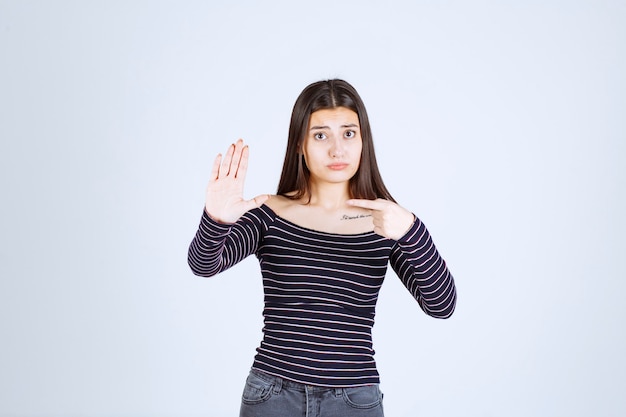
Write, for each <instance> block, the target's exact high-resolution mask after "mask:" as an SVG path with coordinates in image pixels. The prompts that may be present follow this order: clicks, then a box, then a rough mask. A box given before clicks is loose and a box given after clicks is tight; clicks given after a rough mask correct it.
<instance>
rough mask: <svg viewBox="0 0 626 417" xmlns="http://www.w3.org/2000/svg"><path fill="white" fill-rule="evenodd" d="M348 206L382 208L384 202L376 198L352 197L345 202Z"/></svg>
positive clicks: (371, 208)
mask: <svg viewBox="0 0 626 417" xmlns="http://www.w3.org/2000/svg"><path fill="white" fill-rule="evenodd" d="M346 203H347V204H348V205H350V206H355V207H361V208H365V209H370V210H382V209H383V208H384V203H383V202H382V201H378V200H366V199H362V198H353V199H350V200H348V201H347V202H346Z"/></svg>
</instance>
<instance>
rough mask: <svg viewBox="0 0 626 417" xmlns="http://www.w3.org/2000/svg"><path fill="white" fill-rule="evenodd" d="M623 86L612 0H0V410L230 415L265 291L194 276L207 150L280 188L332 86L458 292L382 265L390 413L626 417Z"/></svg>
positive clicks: (382, 340)
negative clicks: (433, 297) (299, 101)
mask: <svg viewBox="0 0 626 417" xmlns="http://www.w3.org/2000/svg"><path fill="white" fill-rule="evenodd" d="M625 74H626V4H625V3H624V2H623V1H607V0H599V1H592V0H589V1H575V0H570V1H566V0H563V1H555V0H553V1H551V0H547V1H534V0H530V1H524V2H522V1H519V2H514V1H489V0H484V1H453V0H449V1H434V0H431V1H428V0H418V1H393V0H391V1H385V2H373V1H372V2H367V1H349V2H344V1H339V0H334V1H326V0H320V1H315V2H306V3H305V2H297V1H273V2H272V1H267V2H253V1H230V2H229V1H204V2H203V1H50V2H46V1H17V0H16V1H7V0H0V138H1V148H0V164H1V165H0V192H1V195H2V204H1V205H0V276H1V280H0V309H1V315H0V337H1V342H0V416H2V417H5V416H6V417H9V416H11V417H13V416H20V417H30V416H33V417H35V416H37V417H43V416H46V417H47V416H51V417H52V416H54V417H56V416H58V417H61V416H62V417H74V416H76V417H91V416H93V417H100V416H102V417H105V416H106V417H118V416H119V417H126V416H133V417H139V416H145V417H152V416H154V417H157V416H158V417H165V416H167V417H171V416H174V417H200V416H206V417H213V416H216V417H222V416H223V417H226V416H235V415H237V413H238V408H239V401H240V395H241V391H242V389H243V384H244V380H245V377H246V375H247V372H248V369H249V367H250V365H251V363H252V358H253V356H254V353H255V348H256V346H257V345H258V343H259V341H260V337H261V333H260V331H261V326H262V318H261V308H262V288H261V280H260V274H259V269H258V265H257V263H256V259H254V258H249V259H247V260H245V261H244V262H243V263H241V264H239V265H237V266H236V267H234V268H233V269H231V270H229V271H227V272H225V273H223V274H222V275H220V276H218V277H215V278H212V279H209V280H206V279H202V278H198V277H195V276H193V275H192V274H191V272H190V271H189V269H188V267H187V264H186V256H187V247H188V244H189V242H190V241H191V239H192V237H193V235H194V233H195V230H196V227H197V224H198V221H199V219H200V215H201V213H202V207H203V200H204V188H205V184H206V181H207V178H208V175H209V172H210V166H211V162H212V160H213V158H214V156H215V155H216V154H217V153H218V152H222V151H223V150H225V149H226V147H227V146H228V145H229V144H230V143H231V142H233V141H235V140H236V139H237V138H239V137H243V138H244V139H246V141H247V142H248V143H249V144H250V149H251V163H250V169H249V175H248V182H247V185H246V195H247V196H248V197H252V196H254V195H257V194H260V193H273V192H275V190H276V185H277V181H278V176H279V174H280V168H281V165H282V159H283V156H284V150H285V143H286V137H287V128H288V123H289V116H290V111H291V108H292V106H293V102H294V101H295V99H296V97H297V95H298V94H299V93H300V91H301V90H302V89H303V88H304V87H305V86H306V85H307V84H309V83H310V82H313V81H317V80H319V79H325V78H333V77H340V78H344V79H346V80H348V81H349V82H351V83H352V84H353V85H354V86H355V87H356V88H357V90H358V91H359V92H360V93H361V95H362V97H363V99H364V101H365V104H366V106H367V107H368V110H369V114H370V120H371V123H372V128H373V131H374V140H375V144H376V148H377V154H378V158H379V164H380V168H381V171H382V174H383V177H384V179H385V182H386V183H387V185H388V187H389V188H390V190H391V192H392V193H393V194H394V196H395V197H396V199H397V200H398V201H399V202H400V203H401V204H402V205H403V206H405V207H407V208H409V209H411V210H412V211H414V212H415V213H416V214H417V215H418V216H419V217H421V218H422V220H423V221H424V222H425V223H426V224H427V226H428V227H429V229H430V231H431V233H432V235H433V237H434V240H435V243H436V244H437V246H438V248H439V250H440V252H441V253H442V255H443V256H444V257H445V258H446V260H447V262H448V265H449V267H450V268H451V271H452V272H453V274H454V276H455V278H456V282H457V287H458V293H459V301H458V307H457V311H456V313H455V315H454V316H453V317H452V318H451V319H450V320H447V321H439V320H435V319H432V318H429V317H427V316H425V315H424V314H423V313H422V312H421V310H420V309H419V307H418V306H417V304H416V303H415V301H414V300H413V299H412V298H411V296H410V295H409V293H408V292H407V291H406V290H405V289H404V287H402V285H401V283H400V282H399V280H398V279H397V277H396V276H395V275H394V274H393V271H391V270H390V273H389V274H388V276H387V279H386V282H385V285H383V289H382V292H381V295H380V299H379V305H378V314H377V321H376V325H375V328H374V344H375V347H376V351H377V353H376V357H377V361H378V366H379V370H380V372H381V375H382V384H381V387H382V389H383V391H384V392H385V410H386V414H387V415H388V416H389V417H402V416H406V417H418V416H419V417H422V416H423V417H427V416H429V417H430V416H432V417H435V416H444V417H452V416H464V417H503V416H507V417H517V416H519V417H522V416H524V417H526V416H534V417H543V416H546V417H548V416H551V417H552V416H553V417H560V416H568V417H572V416H574V417H587V416H603V417H618V416H623V415H625V414H626V396H624V392H625V391H626V359H624V353H625V352H626V304H625V303H624V301H623V299H624V293H625V292H626V284H625V282H624V281H625V278H626V267H625V266H624V261H623V257H624V251H625V249H626V239H625V237H624V236H625V234H626V222H625V221H624V213H625V212H626V203H625V202H624V190H625V189H626V181H625V180H626V172H625V171H626V169H625V167H624V162H625V158H626V122H625V120H626V117H625V116H626V76H625Z"/></svg>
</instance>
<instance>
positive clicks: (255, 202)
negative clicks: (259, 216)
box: [245, 194, 270, 211]
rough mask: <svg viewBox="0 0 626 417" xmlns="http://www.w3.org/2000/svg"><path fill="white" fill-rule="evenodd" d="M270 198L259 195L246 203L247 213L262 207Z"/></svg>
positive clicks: (265, 195)
mask: <svg viewBox="0 0 626 417" xmlns="http://www.w3.org/2000/svg"><path fill="white" fill-rule="evenodd" d="M269 198H270V196H269V195H268V194H261V195H257V196H256V197H254V198H253V199H252V200H248V201H246V202H245V203H246V211H248V210H252V209H253V208H257V207H261V206H262V205H263V203H265V202H266V201H267V200H268V199H269Z"/></svg>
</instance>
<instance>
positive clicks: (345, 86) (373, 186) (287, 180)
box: [276, 79, 395, 202]
mask: <svg viewBox="0 0 626 417" xmlns="http://www.w3.org/2000/svg"><path fill="white" fill-rule="evenodd" d="M337 107H346V108H348V109H350V110H352V111H354V112H355V113H356V114H357V115H358V116H359V124H360V125H361V139H362V141H363V149H362V151H361V161H360V164H359V169H358V170H357V172H356V173H355V174H354V176H353V177H352V178H351V179H350V182H349V192H350V198H365V199H370V200H373V199H376V198H384V199H386V200H390V201H393V202H395V200H394V199H393V197H392V196H391V194H390V193H389V191H388V190H387V187H385V184H384V183H383V180H382V177H381V176H380V172H379V170H378V164H377V163H376V155H375V153H374V141H373V138H372V129H371V128H370V123H369V119H368V117H367V111H366V110H365V105H364V104H363V100H361V97H360V96H359V93H357V91H356V89H355V88H354V87H352V85H350V84H349V83H347V82H346V81H344V80H339V79H333V80H325V81H318V82H315V83H313V84H310V85H309V86H307V87H306V88H305V89H304V90H302V93H300V96H298V99H297V100H296V103H295V104H294V106H293V111H292V113H291V122H290V124H289V136H288V139H287V150H286V152H285V161H284V163H283V171H282V173H281V176H280V181H279V182H278V191H277V192H276V193H277V194H279V195H283V196H285V197H288V198H291V199H294V200H297V199H300V198H302V197H304V196H309V197H310V195H311V194H310V184H309V178H310V172H309V169H308V168H307V166H306V163H305V162H304V156H303V155H302V153H301V152H300V149H301V148H302V142H303V141H304V138H305V135H306V132H307V129H308V125H309V118H310V117H311V114H312V113H313V112H316V111H318V110H323V109H334V108H337Z"/></svg>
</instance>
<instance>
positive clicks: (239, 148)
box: [228, 139, 244, 177]
mask: <svg viewBox="0 0 626 417" xmlns="http://www.w3.org/2000/svg"><path fill="white" fill-rule="evenodd" d="M243 149H244V146H243V140H241V139H239V140H237V142H236V143H235V148H234V149H233V159H232V161H231V163H230V170H229V171H228V174H229V175H233V176H235V177H236V176H237V170H239V161H240V160H241V154H242V153H243Z"/></svg>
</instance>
